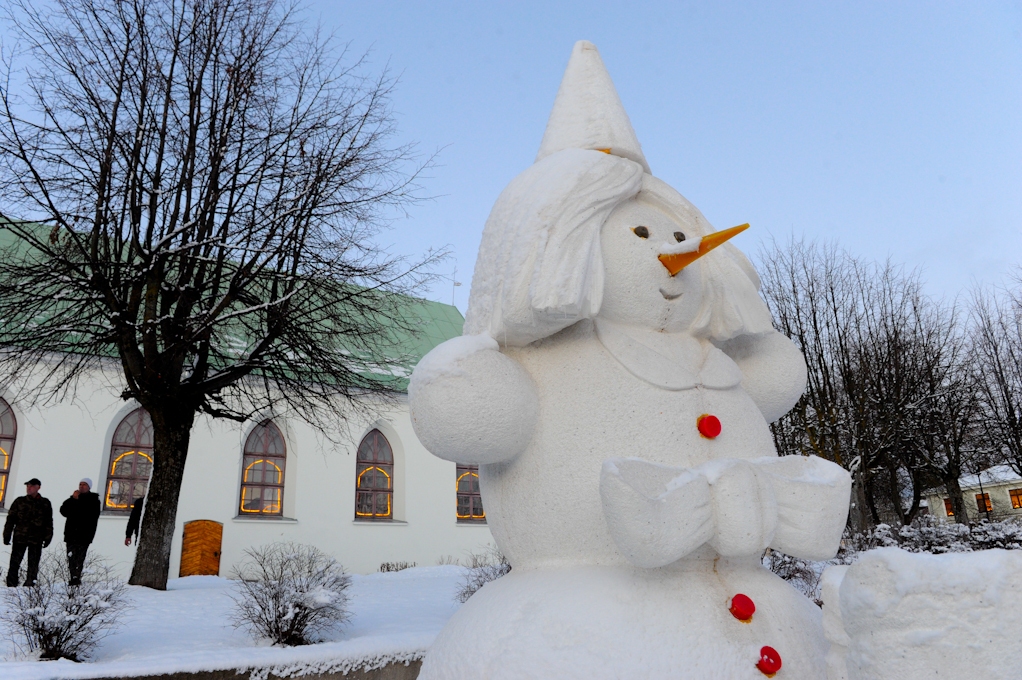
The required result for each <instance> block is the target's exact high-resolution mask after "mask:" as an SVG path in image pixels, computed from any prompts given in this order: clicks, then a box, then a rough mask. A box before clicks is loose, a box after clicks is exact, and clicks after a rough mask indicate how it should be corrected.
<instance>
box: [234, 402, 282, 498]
mask: <svg viewBox="0 0 1022 680" xmlns="http://www.w3.org/2000/svg"><path fill="white" fill-rule="evenodd" d="M286 457H287V449H285V448H284V436H283V435H282V434H281V433H280V429H279V428H278V427H277V426H276V425H274V424H273V422H272V421H269V420H264V421H263V422H261V423H259V424H258V425H256V427H255V429H253V430H252V432H251V433H249V435H248V439H246V440H245V455H244V458H243V459H242V468H241V503H240V506H239V507H240V510H241V512H240V513H239V514H241V515H252V516H254V517H270V516H275V515H276V516H279V515H281V514H283V507H284V459H285V458H286Z"/></svg>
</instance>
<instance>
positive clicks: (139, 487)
mask: <svg viewBox="0 0 1022 680" xmlns="http://www.w3.org/2000/svg"><path fill="white" fill-rule="evenodd" d="M152 471H153V421H152V418H150V417H149V412H148V411H146V410H145V409H142V408H138V409H135V410H134V411H132V412H131V413H129V414H128V415H126V416H124V420H122V421H121V423H120V425H118V426H117V429H116V430H114V439H113V442H112V443H111V445H110V465H109V467H108V468H107V477H106V496H105V497H104V500H103V509H104V510H108V511H112V512H131V505H132V503H134V502H135V501H136V500H138V499H139V498H141V497H142V496H144V495H145V493H146V487H147V486H148V485H149V475H150V474H151V473H152Z"/></svg>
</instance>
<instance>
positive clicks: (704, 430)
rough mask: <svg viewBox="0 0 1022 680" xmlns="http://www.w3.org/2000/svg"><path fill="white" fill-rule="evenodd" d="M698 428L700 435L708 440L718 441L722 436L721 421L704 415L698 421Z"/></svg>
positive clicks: (715, 417)
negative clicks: (720, 435) (719, 436)
mask: <svg viewBox="0 0 1022 680" xmlns="http://www.w3.org/2000/svg"><path fill="white" fill-rule="evenodd" d="M696 427H697V428H699V434H701V435H703V436H704V437H706V438H707V439H716V438H717V436H718V435H719V434H720V419H719V418H717V416H711V415H709V414H708V413H704V414H703V415H701V416H699V418H698V419H697V420H696Z"/></svg>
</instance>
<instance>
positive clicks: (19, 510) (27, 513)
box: [4, 477, 53, 588]
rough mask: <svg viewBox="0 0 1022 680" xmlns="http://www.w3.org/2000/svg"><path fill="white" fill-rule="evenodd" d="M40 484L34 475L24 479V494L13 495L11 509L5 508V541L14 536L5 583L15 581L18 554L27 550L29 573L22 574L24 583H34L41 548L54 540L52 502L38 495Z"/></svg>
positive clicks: (31, 584)
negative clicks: (16, 496) (6, 509)
mask: <svg viewBox="0 0 1022 680" xmlns="http://www.w3.org/2000/svg"><path fill="white" fill-rule="evenodd" d="M42 484H43V483H42V482H40V481H39V480H38V479H36V478H35V477H33V478H32V479H30V480H28V481H27V482H25V495H24V496H21V497H19V498H15V499H14V502H13V503H11V509H10V510H8V511H7V521H6V522H5V523H4V545H11V539H12V538H13V539H14V545H13V546H11V565H10V568H9V569H8V570H7V585H8V586H9V587H11V588H14V587H16V586H17V585H18V570H19V569H21V558H22V557H24V556H25V552H26V551H28V573H26V574H25V585H26V586H34V585H35V579H36V576H37V575H38V573H39V557H40V556H41V555H42V552H43V548H45V547H46V546H48V545H49V544H50V541H52V540H53V506H51V505H50V501H48V500H46V499H45V498H43V497H42V496H40V495H39V487H40V486H42Z"/></svg>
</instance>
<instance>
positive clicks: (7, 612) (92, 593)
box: [0, 553, 127, 661]
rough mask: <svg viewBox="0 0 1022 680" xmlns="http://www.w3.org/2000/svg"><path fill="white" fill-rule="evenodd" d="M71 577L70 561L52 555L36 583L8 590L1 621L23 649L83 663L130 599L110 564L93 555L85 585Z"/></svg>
mask: <svg viewBox="0 0 1022 680" xmlns="http://www.w3.org/2000/svg"><path fill="white" fill-rule="evenodd" d="M70 579H71V573H70V571H69V569H68V565H67V559H66V558H65V557H64V556H63V555H61V556H57V555H54V554H53V553H47V554H46V555H45V557H43V559H42V562H41V563H40V565H39V575H38V576H37V577H36V582H35V585H34V586H21V587H19V588H7V589H6V590H5V591H4V600H5V606H4V609H3V612H2V613H0V624H2V627H3V628H5V629H6V631H7V634H8V636H9V637H10V638H11V639H12V640H14V641H15V644H17V645H18V647H20V648H21V650H22V651H23V652H24V653H26V654H37V655H38V656H39V658H42V659H71V660H72V661H81V660H84V659H87V658H88V657H89V655H90V653H91V652H92V650H93V649H94V648H95V646H96V643H97V642H99V641H100V640H102V639H103V638H104V637H106V636H107V635H108V634H109V633H110V632H111V631H112V630H113V629H114V628H115V627H116V625H117V623H118V617H119V615H120V613H121V612H122V611H123V610H124V608H125V606H126V604H127V600H126V599H125V586H124V584H123V583H120V582H118V581H116V580H114V578H113V577H112V576H111V573H110V569H109V567H107V566H106V565H105V564H104V563H103V562H102V560H100V559H98V558H95V557H92V556H89V558H88V559H87V560H86V562H85V568H84V570H83V571H82V582H81V585H77V586H68V585H67V582H68V581H69V580H70Z"/></svg>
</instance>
